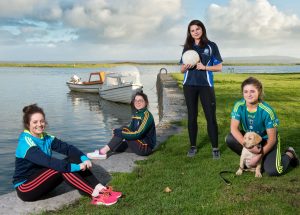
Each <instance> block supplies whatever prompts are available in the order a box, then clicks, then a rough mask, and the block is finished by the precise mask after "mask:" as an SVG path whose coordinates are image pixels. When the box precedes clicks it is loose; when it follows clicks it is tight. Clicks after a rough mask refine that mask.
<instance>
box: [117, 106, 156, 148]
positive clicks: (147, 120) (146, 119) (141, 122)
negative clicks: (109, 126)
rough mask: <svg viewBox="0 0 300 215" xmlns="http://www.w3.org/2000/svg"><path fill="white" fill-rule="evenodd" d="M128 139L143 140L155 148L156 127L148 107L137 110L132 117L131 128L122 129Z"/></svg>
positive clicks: (123, 135) (123, 134)
mask: <svg viewBox="0 0 300 215" xmlns="http://www.w3.org/2000/svg"><path fill="white" fill-rule="evenodd" d="M122 137H123V138H124V139H126V140H136V139H139V140H143V141H145V142H146V143H147V144H149V145H150V147H151V148H152V149H153V148H154V147H155V145H156V129H155V122H154V118H153V116H152V114H151V113H150V111H149V110H148V109H147V108H144V109H141V110H137V111H136V112H135V113H134V114H133V115H132V118H131V122H130V125H129V130H123V131H122Z"/></svg>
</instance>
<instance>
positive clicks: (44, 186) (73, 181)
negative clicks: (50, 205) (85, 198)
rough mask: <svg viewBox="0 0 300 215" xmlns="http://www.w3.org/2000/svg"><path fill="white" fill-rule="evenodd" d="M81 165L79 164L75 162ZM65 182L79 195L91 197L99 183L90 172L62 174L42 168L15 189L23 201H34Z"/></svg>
mask: <svg viewBox="0 0 300 215" xmlns="http://www.w3.org/2000/svg"><path fill="white" fill-rule="evenodd" d="M73 163H75V162H73ZM77 163H81V162H77ZM63 181H65V182H66V183H67V184H69V185H70V186H72V187H74V188H75V189H77V190H79V191H80V193H83V194H86V195H89V196H91V194H92V192H93V190H94V188H95V186H96V185H97V184H99V183H100V182H99V181H98V179H97V178H96V177H95V176H94V175H93V174H92V172H91V171H89V170H86V171H80V172H73V173H62V172H58V171H56V170H53V169H49V168H42V169H40V170H39V171H37V172H36V173H35V174H33V175H31V176H30V177H29V178H28V180H27V181H26V182H25V183H23V184H21V185H20V186H18V187H17V188H16V191H17V195H18V197H19V198H20V199H22V200H23V201H36V200H39V199H41V197H43V196H44V195H46V194H47V193H49V192H50V191H52V190H53V189H54V188H55V187H57V186H58V185H59V184H61V183H62V182H63Z"/></svg>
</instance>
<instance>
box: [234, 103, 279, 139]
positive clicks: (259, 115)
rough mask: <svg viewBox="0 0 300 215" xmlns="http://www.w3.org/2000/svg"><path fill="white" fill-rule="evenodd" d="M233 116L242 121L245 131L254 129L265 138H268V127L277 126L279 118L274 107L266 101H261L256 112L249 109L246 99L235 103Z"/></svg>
mask: <svg viewBox="0 0 300 215" xmlns="http://www.w3.org/2000/svg"><path fill="white" fill-rule="evenodd" d="M231 118H232V119H236V120H238V121H240V124H241V127H242V129H243V130H244V131H245V132H248V131H253V132H256V133H257V134H259V135H260V136H261V137H262V138H263V139H268V136H267V129H269V128H277V127H278V125H279V120H278V118H277V116H276V113H275V111H274V110H273V108H272V107H271V106H270V105H268V104H267V103H266V102H260V103H259V104H258V106H257V109H256V111H255V112H250V111H248V110H247V106H246V101H245V99H241V100H239V101H237V102H236V103H235V104H234V107H233V109H232V112H231Z"/></svg>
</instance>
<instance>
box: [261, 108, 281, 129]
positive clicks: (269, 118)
mask: <svg viewBox="0 0 300 215" xmlns="http://www.w3.org/2000/svg"><path fill="white" fill-rule="evenodd" d="M264 124H265V127H266V129H269V128H277V127H278V125H279V119H278V118H277V116H276V114H275V112H274V110H272V109H271V108H269V111H268V112H267V114H266V117H265V120H264Z"/></svg>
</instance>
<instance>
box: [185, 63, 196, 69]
mask: <svg viewBox="0 0 300 215" xmlns="http://www.w3.org/2000/svg"><path fill="white" fill-rule="evenodd" d="M183 66H184V68H185V70H188V69H190V68H193V67H194V66H193V65H191V64H183Z"/></svg>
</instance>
